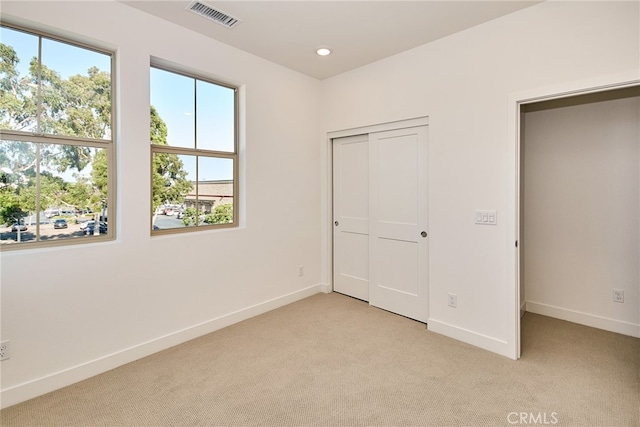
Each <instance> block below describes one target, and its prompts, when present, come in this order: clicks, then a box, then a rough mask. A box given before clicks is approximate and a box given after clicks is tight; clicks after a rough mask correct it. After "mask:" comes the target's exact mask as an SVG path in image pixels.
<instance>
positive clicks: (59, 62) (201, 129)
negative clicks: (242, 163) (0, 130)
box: [0, 27, 235, 181]
mask: <svg viewBox="0 0 640 427" xmlns="http://www.w3.org/2000/svg"><path fill="white" fill-rule="evenodd" d="M0 42H2V43H3V44H6V45H9V46H12V47H13V48H14V49H15V51H16V54H17V56H18V58H19V60H20V61H19V63H18V65H17V70H18V71H19V73H20V76H26V75H28V74H29V63H30V61H31V59H32V58H34V57H37V56H38V37H37V36H34V35H32V34H27V33H24V32H22V31H17V30H13V29H11V28H6V27H2V28H1V29H0ZM110 61H111V58H110V56H109V55H105V54H102V53H99V52H95V51H91V50H88V49H84V48H78V47H75V46H72V45H69V44H66V43H61V42H58V41H52V40H49V39H46V38H43V42H42V63H43V64H44V65H46V66H47V67H49V68H50V69H52V70H55V71H56V72H58V73H59V74H60V76H61V77H62V78H63V79H67V78H69V77H70V76H73V75H77V74H82V75H86V74H87V70H88V69H89V68H91V67H98V68H99V69H100V70H102V71H107V72H111V63H110ZM150 79H151V81H150V84H151V97H150V101H151V105H153V106H154V107H155V108H156V109H157V111H158V113H159V115H160V117H161V118H162V120H163V121H164V122H165V124H166V125H167V130H168V136H167V139H168V143H169V145H170V146H175V147H184V148H195V147H194V141H195V137H197V141H198V148H200V149H207V150H218V151H224V152H233V151H234V132H235V129H234V123H235V122H234V115H235V111H234V91H233V90H232V89H229V88H226V87H223V86H219V85H215V84H212V83H208V82H204V81H200V80H197V83H196V85H195V86H196V87H195V88H194V79H193V78H190V77H185V76H182V75H179V74H176V73H171V72H167V71H164V70H159V69H156V68H151V75H150ZM196 93H197V95H195V94H196ZM196 96H197V117H194V114H196V103H195V101H194V98H195V97H196ZM194 119H197V135H196V133H195V132H196V125H195V122H196V120H194ZM219 160H220V161H219V162H218V163H219V164H216V165H215V166H214V165H210V167H208V168H207V170H206V176H204V175H203V176H200V177H199V180H201V181H202V180H226V179H233V166H232V162H229V161H224V159H219ZM185 168H186V169H187V171H188V173H189V175H190V176H192V177H195V170H189V169H191V167H188V168H187V165H185ZM202 172H204V170H201V175H202Z"/></svg>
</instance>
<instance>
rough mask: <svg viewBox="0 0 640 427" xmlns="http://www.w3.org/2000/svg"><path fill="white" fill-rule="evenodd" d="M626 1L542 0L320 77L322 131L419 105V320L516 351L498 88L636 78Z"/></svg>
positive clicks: (504, 101) (637, 37) (639, 73)
mask: <svg viewBox="0 0 640 427" xmlns="http://www.w3.org/2000/svg"><path fill="white" fill-rule="evenodd" d="M638 6H639V4H638V3H637V2H553V1H552V2H544V3H541V4H539V5H536V6H532V7H530V8H527V9H524V10H521V11H519V12H516V13H514V14H511V15H508V16H506V17H502V18H499V19H496V20H494V21H491V22H488V23H486V24H483V25H480V26H477V27H474V28H471V29H469V30H466V31H463V32H460V33H457V34H454V35H451V36H449V37H446V38H443V39H440V40H438V41H435V42H432V43H429V44H426V45H424V46H421V47H418V48H416V49H412V50H409V51H406V52H404V53H401V54H398V55H396V56H393V57H390V58H387V59H384V60H381V61H378V62H376V63H374V64H370V65H368V66H365V67H362V68H360V69H357V70H353V71H351V72H348V73H344V74H342V75H339V76H336V77H334V78H331V79H328V80H325V81H323V82H322V97H323V103H322V115H323V131H326V132H332V131H336V130H340V129H350V128H357V127H361V126H368V125H372V124H376V123H386V122H393V121H397V120H403V119H407V118H412V117H422V116H429V223H430V224H429V287H430V290H429V301H430V306H429V313H430V318H429V320H428V324H429V325H428V326H429V329H431V330H434V331H436V332H440V333H443V334H446V335H448V336H451V337H454V338H457V339H460V340H463V341H465V342H468V343H471V344H475V345H478V346H481V347H483V348H486V349H489V350H492V351H495V352H497V353H500V354H504V355H505V356H508V357H517V353H516V352H515V350H514V349H516V348H517V343H516V342H515V341H516V333H515V331H516V327H515V318H516V316H517V313H518V309H519V307H518V301H517V298H516V297H515V295H517V293H516V289H515V284H516V280H515V274H513V276H512V275H511V273H509V271H510V269H513V264H514V263H515V259H516V258H515V252H514V241H513V240H511V239H510V238H509V236H510V235H514V234H515V231H514V230H510V229H509V228H508V227H507V224H508V223H509V219H508V218H506V217H505V216H506V213H507V212H512V211H515V206H511V205H510V202H509V201H510V199H512V198H513V195H511V194H509V191H512V190H511V189H510V187H509V183H510V181H511V180H512V179H513V178H512V177H511V176H510V172H509V171H510V169H511V167H512V166H510V162H513V163H514V164H515V159H512V158H510V157H508V152H509V149H510V148H509V147H510V146H511V145H512V144H514V141H515V140H516V135H515V134H513V135H511V134H509V132H508V129H509V126H510V125H511V124H510V123H509V107H510V106H509V98H510V96H512V95H513V94H518V93H522V92H526V91H532V90H536V89H540V88H552V89H550V90H555V88H557V87H565V86H567V85H568V86H572V87H576V86H579V85H582V84H584V87H589V86H588V85H589V84H590V83H589V82H591V81H594V80H599V81H601V80H602V79H604V80H607V82H616V81H619V80H618V78H619V76H621V75H623V76H624V77H620V78H622V79H626V78H628V77H629V76H632V78H634V79H639V78H640V67H639V64H640V45H639V41H640V25H639V16H640V13H639V10H638ZM609 77H610V78H609ZM551 93H554V92H551ZM514 120H515V119H514ZM327 163H328V162H327ZM513 169H514V170H515V167H513ZM323 183H324V185H325V189H324V192H325V194H326V195H327V200H330V197H329V195H330V191H329V188H330V187H329V184H328V183H329V181H328V179H323ZM513 192H514V193H515V189H513ZM476 209H487V210H489V209H490V210H496V211H497V218H498V223H497V225H496V226H487V225H475V224H474V211H475V210H476ZM512 220H513V219H512ZM325 223H326V224H328V223H329V222H328V221H325ZM323 235H324V236H327V235H328V234H327V233H323ZM326 246H327V248H329V247H330V242H329V241H328V240H327V241H326ZM325 265H327V264H325ZM327 270H329V268H328V265H327ZM636 286H637V285H636ZM448 293H454V294H456V295H457V308H452V307H449V306H448V305H447V294H448ZM511 295H513V297H511Z"/></svg>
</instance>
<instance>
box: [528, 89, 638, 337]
mask: <svg viewBox="0 0 640 427" xmlns="http://www.w3.org/2000/svg"><path fill="white" fill-rule="evenodd" d="M523 145H524V165H525V167H524V176H525V179H524V182H525V185H524V192H523V196H524V197H523V199H524V221H523V223H524V237H525V243H524V245H523V247H524V248H525V251H526V252H525V255H524V256H523V257H522V260H523V261H524V265H525V273H524V284H525V288H526V300H527V311H531V312H534V313H540V314H545V315H550V316H553V317H558V318H562V319H565V320H570V321H574V322H578V323H583V324H586V325H589V326H595V327H600V328H603V329H608V330H612V331H615V332H620V333H626V334H627V335H638V332H639V331H640V310H639V309H638V307H640V292H639V291H640V287H639V285H638V284H639V283H640V264H639V263H638V260H639V259H640V228H639V225H640V173H639V170H640V88H633V89H626V90H618V91H613V92H607V93H599V94H594V95H587V96H581V97H575V98H569V99H562V100H556V101H548V102H543V103H536V104H531V105H527V106H525V120H524V142H523ZM613 289H620V290H622V291H624V303H617V302H614V301H613Z"/></svg>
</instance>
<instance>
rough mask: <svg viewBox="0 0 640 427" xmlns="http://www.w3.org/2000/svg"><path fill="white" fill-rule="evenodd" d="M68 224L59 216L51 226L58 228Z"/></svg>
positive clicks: (65, 226)
mask: <svg viewBox="0 0 640 427" xmlns="http://www.w3.org/2000/svg"><path fill="white" fill-rule="evenodd" d="M67 226H68V224H67V220H66V219H63V218H59V219H56V220H55V221H54V223H53V228H55V229H58V228H67Z"/></svg>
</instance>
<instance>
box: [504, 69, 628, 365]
mask: <svg viewBox="0 0 640 427" xmlns="http://www.w3.org/2000/svg"><path fill="white" fill-rule="evenodd" d="M638 85H640V78H638V72H637V71H636V72H629V73H624V74H618V75H614V76H604V77H600V78H595V79H590V80H584V81H578V82H572V83H566V84H563V85H559V86H553V87H545V88H539V89H533V90H529V91H526V92H518V93H513V94H511V95H509V101H508V102H509V104H508V147H507V159H508V162H507V163H508V164H507V185H508V191H507V214H506V216H505V217H506V218H507V241H506V248H507V253H506V258H505V259H506V260H510V259H511V260H513V261H511V262H510V261H507V263H506V265H507V281H508V282H507V301H508V303H507V304H508V305H507V313H509V312H510V313H511V315H508V316H507V334H508V336H509V337H513V347H512V350H511V354H510V356H511V358H512V359H519V358H520V355H521V325H520V318H521V311H522V309H523V307H522V306H521V303H520V285H521V281H520V265H521V260H520V245H518V246H516V242H518V241H519V240H520V225H521V224H520V222H521V221H520V219H521V212H520V202H521V200H520V197H521V194H520V162H521V158H520V147H521V145H520V144H521V127H520V107H521V106H522V105H526V104H531V103H535V102H540V101H548V100H552V99H561V98H570V97H573V96H579V95H586V94H591V93H598V92H606V91H609V90H613V89H622V88H625V87H633V86H638ZM509 282H511V284H509Z"/></svg>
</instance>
